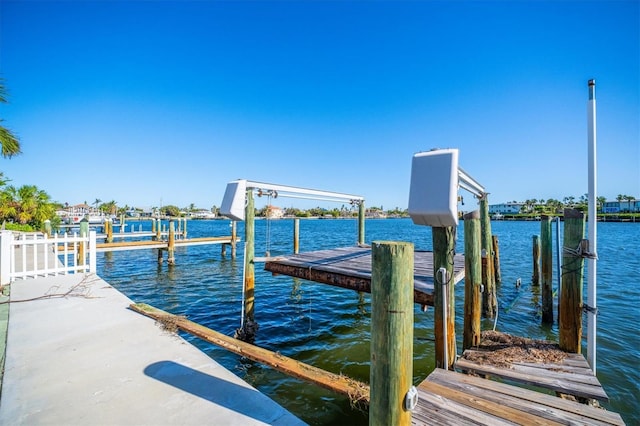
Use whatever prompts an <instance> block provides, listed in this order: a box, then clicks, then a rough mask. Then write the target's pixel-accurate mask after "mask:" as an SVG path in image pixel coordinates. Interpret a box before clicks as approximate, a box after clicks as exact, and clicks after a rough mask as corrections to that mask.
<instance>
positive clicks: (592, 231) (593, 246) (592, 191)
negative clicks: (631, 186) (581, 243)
mask: <svg viewBox="0 0 640 426" xmlns="http://www.w3.org/2000/svg"><path fill="white" fill-rule="evenodd" d="M588 84H589V101H588V104H587V135H588V136H587V139H588V145H589V155H588V163H589V205H588V207H589V210H588V211H589V216H588V225H589V235H588V239H589V251H590V252H591V253H594V254H595V253H597V252H598V251H597V246H598V242H597V232H596V227H597V222H598V221H597V217H598V211H597V206H596V193H597V191H596V180H597V164H596V81H595V80H589V83H588ZM596 263H597V259H595V258H594V257H593V256H592V257H590V258H589V259H588V262H587V266H588V281H587V304H588V305H589V307H590V308H591V309H590V310H589V311H588V313H587V362H588V363H589V365H590V366H591V369H592V370H593V373H594V374H595V372H596V321H597V310H596V307H597V306H596V303H597V302H596V286H597V285H596V284H597V283H596Z"/></svg>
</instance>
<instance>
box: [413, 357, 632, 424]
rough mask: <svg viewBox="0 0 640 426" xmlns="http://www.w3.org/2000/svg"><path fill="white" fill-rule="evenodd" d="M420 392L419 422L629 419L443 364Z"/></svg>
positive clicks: (607, 421) (603, 421) (610, 421)
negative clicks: (445, 366) (463, 371)
mask: <svg viewBox="0 0 640 426" xmlns="http://www.w3.org/2000/svg"><path fill="white" fill-rule="evenodd" d="M418 394H419V400H418V406H417V408H416V409H415V410H414V412H413V413H412V424H414V425H424V424H429V425H456V426H457V425H477V424H485V425H513V424H520V425H569V424H571V425H577V424H580V425H624V421H623V420H622V417H620V415H619V414H618V413H614V412H611V411H606V410H603V409H601V408H597V407H592V406H590V405H586V404H581V403H579V402H575V401H569V400H566V399H562V398H558V397H556V396H553V395H547V394H543V393H540V392H536V391H533V390H529V389H523V388H521V387H518V386H513V385H508V384H505V383H499V382H496V381H493V380H487V379H483V378H480V377H474V376H470V375H466V374H462V373H457V372H455V371H448V370H443V369H439V368H438V369H436V370H434V371H433V372H432V373H431V374H430V375H429V376H428V377H427V378H426V380H424V381H423V382H422V383H421V384H420V385H419V386H418Z"/></svg>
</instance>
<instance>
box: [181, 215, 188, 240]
mask: <svg viewBox="0 0 640 426" xmlns="http://www.w3.org/2000/svg"><path fill="white" fill-rule="evenodd" d="M182 238H183V239H185V240H186V239H187V218H186V217H185V218H184V225H183V227H182Z"/></svg>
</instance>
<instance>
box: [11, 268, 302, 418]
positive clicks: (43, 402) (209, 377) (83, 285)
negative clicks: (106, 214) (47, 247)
mask: <svg viewBox="0 0 640 426" xmlns="http://www.w3.org/2000/svg"><path fill="white" fill-rule="evenodd" d="M10 300H11V303H10V305H9V309H10V312H9V324H8V335H7V345H6V359H5V371H4V377H3V380H2V394H1V397H0V424H4V425H42V424H60V425H62V424H67V425H71V424H86V425H89V424H136V425H169V424H193V425H202V424H212V423H216V424H243V425H265V424H276V425H302V424H304V423H303V422H302V421H300V420H299V419H298V418H296V417H295V416H293V415H292V414H291V413H289V412H288V411H286V410H285V409H284V408H283V407H281V406H280V405H278V404H277V403H275V402H274V401H273V400H271V399H270V398H268V397H267V396H266V395H264V394H262V393H260V392H258V391H257V390H256V389H254V388H253V387H251V386H250V385H249V384H247V383H246V382H244V381H243V380H242V379H240V378H239V377H237V376H235V375H234V374H233V373H231V372H230V371H228V370H227V369H225V368H224V367H222V366H221V365H220V364H218V363H217V362H215V361H214V360H212V359H211V358H209V357H208V356H207V355H206V354H205V353H203V352H202V351H200V350H199V349H197V348H196V347H195V346H193V345H191V344H190V343H188V342H186V341H185V340H184V339H182V338H180V337H179V336H176V335H174V334H170V333H168V332H165V331H163V330H162V329H161V328H160V326H158V325H156V324H155V323H154V321H153V320H151V319H149V318H146V317H144V316H142V315H139V314H137V313H136V312H133V311H132V310H130V309H128V306H129V305H130V304H131V303H132V302H131V300H129V299H128V298H127V297H125V296H124V295H123V294H121V293H119V292H118V291H117V290H116V289H114V288H113V287H112V286H110V285H109V284H108V283H106V282H105V281H104V280H102V279H101V278H99V277H98V276H96V275H94V274H89V275H86V276H85V275H84V274H70V275H58V276H49V277H43V278H36V279H26V280H16V281H15V282H14V283H12V284H11V294H10ZM5 306H6V305H5Z"/></svg>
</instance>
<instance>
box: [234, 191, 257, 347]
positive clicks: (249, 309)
mask: <svg viewBox="0 0 640 426" xmlns="http://www.w3.org/2000/svg"><path fill="white" fill-rule="evenodd" d="M254 206H255V203H254V200H253V189H251V188H250V189H247V205H246V207H245V216H244V217H245V219H244V232H245V249H244V293H243V299H244V305H243V317H242V325H241V326H240V328H239V329H238V330H236V339H240V340H243V341H245V342H250V343H251V342H253V341H254V339H255V335H256V331H257V330H258V324H257V323H256V322H255V316H254V297H255V265H254V263H253V259H254V257H255V207H254Z"/></svg>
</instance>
